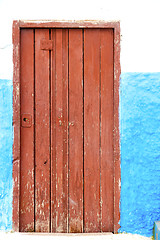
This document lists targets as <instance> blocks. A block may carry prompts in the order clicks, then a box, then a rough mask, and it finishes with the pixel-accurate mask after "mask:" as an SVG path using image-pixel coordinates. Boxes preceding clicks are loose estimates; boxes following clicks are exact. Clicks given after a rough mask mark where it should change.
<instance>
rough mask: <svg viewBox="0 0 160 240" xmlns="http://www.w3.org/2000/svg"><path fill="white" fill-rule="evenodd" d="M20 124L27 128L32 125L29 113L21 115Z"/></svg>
mask: <svg viewBox="0 0 160 240" xmlns="http://www.w3.org/2000/svg"><path fill="white" fill-rule="evenodd" d="M21 126H22V127H26V128H29V127H31V126H32V116H31V114H27V113H25V114H22V116H21Z"/></svg>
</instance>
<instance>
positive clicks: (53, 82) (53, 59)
mask: <svg viewBox="0 0 160 240" xmlns="http://www.w3.org/2000/svg"><path fill="white" fill-rule="evenodd" d="M51 39H52V41H53V50H52V51H51V232H56V210H57V208H56V207H57V206H56V205H57V204H56V30H55V29H53V30H51Z"/></svg>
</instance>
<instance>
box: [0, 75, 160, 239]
mask: <svg viewBox="0 0 160 240" xmlns="http://www.w3.org/2000/svg"><path fill="white" fill-rule="evenodd" d="M120 131H121V206H120V207H121V220H120V225H121V229H120V232H130V233H137V234H142V235H146V236H151V235H152V229H153V222H154V221H155V220H160V73H122V75H121V84H120ZM11 228H12V82H11V81H8V80H0V230H5V231H8V230H11Z"/></svg>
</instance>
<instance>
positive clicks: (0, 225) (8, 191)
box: [0, 80, 12, 231]
mask: <svg viewBox="0 0 160 240" xmlns="http://www.w3.org/2000/svg"><path fill="white" fill-rule="evenodd" d="M11 229H12V81H8V80H0V230H5V231H6V230H11Z"/></svg>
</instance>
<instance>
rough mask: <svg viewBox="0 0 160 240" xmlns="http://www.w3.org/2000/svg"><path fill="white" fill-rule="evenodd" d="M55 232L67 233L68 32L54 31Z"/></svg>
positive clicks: (62, 30)
mask: <svg viewBox="0 0 160 240" xmlns="http://www.w3.org/2000/svg"><path fill="white" fill-rule="evenodd" d="M56 169H57V174H56V181H57V189H56V190H57V191H56V201H57V207H56V214H57V216H56V231H57V232H67V231H68V30H67V29H57V30H56Z"/></svg>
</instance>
